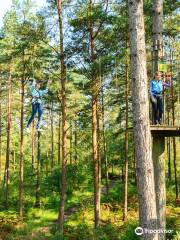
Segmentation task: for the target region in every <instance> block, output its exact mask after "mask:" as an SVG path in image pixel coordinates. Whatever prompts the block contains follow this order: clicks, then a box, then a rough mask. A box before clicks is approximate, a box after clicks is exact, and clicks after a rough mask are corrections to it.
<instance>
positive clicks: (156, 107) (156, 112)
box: [151, 95, 163, 124]
mask: <svg viewBox="0 0 180 240" xmlns="http://www.w3.org/2000/svg"><path fill="white" fill-rule="evenodd" d="M151 103H152V114H153V123H155V124H156V123H158V122H159V123H161V121H162V115H163V99H162V96H160V95H153V96H151Z"/></svg>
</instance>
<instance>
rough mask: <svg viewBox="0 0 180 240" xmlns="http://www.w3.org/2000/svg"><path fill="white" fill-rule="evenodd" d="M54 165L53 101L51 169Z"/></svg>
mask: <svg viewBox="0 0 180 240" xmlns="http://www.w3.org/2000/svg"><path fill="white" fill-rule="evenodd" d="M53 167H54V116H53V102H52V104H51V171H52V170H53Z"/></svg>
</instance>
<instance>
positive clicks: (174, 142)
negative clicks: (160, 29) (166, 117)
mask: <svg viewBox="0 0 180 240" xmlns="http://www.w3.org/2000/svg"><path fill="white" fill-rule="evenodd" d="M170 54H171V56H170V65H171V73H172V62H173V51H172V49H171V50H170ZM171 99H172V123H173V126H175V120H176V119H175V104H174V84H173V79H172V78H171ZM173 163H174V180H175V188H176V199H177V198H178V197H179V190H178V179H177V164H176V139H175V137H173Z"/></svg>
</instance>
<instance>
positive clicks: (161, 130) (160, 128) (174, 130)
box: [128, 125, 180, 137]
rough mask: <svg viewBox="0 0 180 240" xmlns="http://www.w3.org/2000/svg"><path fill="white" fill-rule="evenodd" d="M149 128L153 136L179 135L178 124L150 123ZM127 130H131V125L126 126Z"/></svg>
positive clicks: (179, 128) (179, 127)
mask: <svg viewBox="0 0 180 240" xmlns="http://www.w3.org/2000/svg"><path fill="white" fill-rule="evenodd" d="M150 129H151V133H152V135H153V136H161V137H180V126H166V125H151V126H150ZM128 131H129V132H131V131H133V127H130V128H128Z"/></svg>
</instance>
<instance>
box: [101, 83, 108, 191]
mask: <svg viewBox="0 0 180 240" xmlns="http://www.w3.org/2000/svg"><path fill="white" fill-rule="evenodd" d="M101 104H102V137H103V151H104V167H105V179H106V194H108V193H109V173H108V159H107V145H106V144H107V143H106V135H105V121H104V91H103V86H102V90H101Z"/></svg>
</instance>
